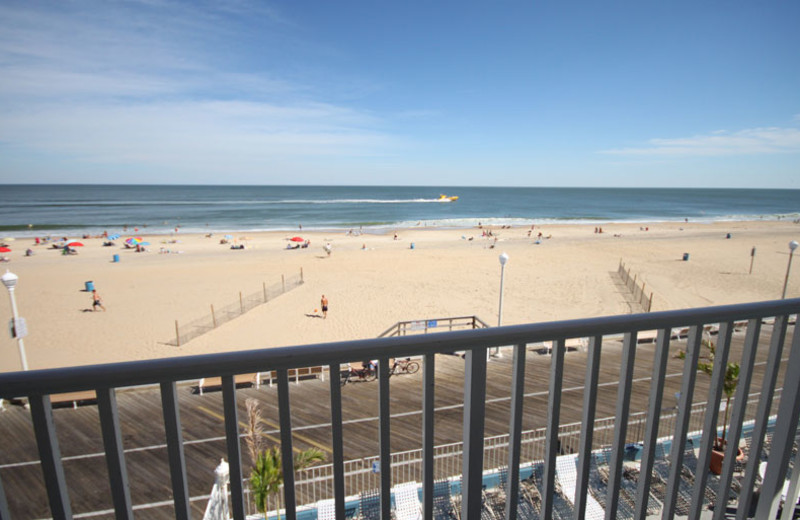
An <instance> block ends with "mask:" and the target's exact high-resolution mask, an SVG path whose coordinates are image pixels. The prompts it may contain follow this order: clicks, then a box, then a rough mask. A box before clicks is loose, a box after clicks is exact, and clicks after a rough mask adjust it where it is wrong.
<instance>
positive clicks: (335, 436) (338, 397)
mask: <svg viewBox="0 0 800 520" xmlns="http://www.w3.org/2000/svg"><path fill="white" fill-rule="evenodd" d="M340 370H341V365H340V364H339V363H338V362H337V363H332V364H331V365H330V367H329V368H328V373H329V374H330V378H329V379H330V388H331V444H332V451H333V498H334V500H335V501H336V518H344V497H345V494H344V493H345V490H344V447H343V436H342V385H341V379H340V378H341V372H340Z"/></svg>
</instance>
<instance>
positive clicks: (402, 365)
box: [389, 358, 419, 377]
mask: <svg viewBox="0 0 800 520" xmlns="http://www.w3.org/2000/svg"><path fill="white" fill-rule="evenodd" d="M417 371H419V363H417V362H416V361H411V358H405V359H395V360H394V363H392V368H391V369H390V370H389V377H392V376H393V375H395V374H416V373H417Z"/></svg>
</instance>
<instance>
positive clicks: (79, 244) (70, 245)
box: [67, 242, 83, 247]
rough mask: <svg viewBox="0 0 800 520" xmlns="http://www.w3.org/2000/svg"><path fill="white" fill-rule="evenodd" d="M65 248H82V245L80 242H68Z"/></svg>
mask: <svg viewBox="0 0 800 520" xmlns="http://www.w3.org/2000/svg"><path fill="white" fill-rule="evenodd" d="M67 247H83V244H82V243H80V242H70V243H69V244H67Z"/></svg>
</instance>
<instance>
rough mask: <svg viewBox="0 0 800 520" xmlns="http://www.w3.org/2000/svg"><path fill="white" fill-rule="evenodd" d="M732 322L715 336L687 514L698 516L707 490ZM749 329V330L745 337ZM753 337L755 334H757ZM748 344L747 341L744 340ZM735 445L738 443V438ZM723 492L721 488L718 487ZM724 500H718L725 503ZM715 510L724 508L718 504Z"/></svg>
mask: <svg viewBox="0 0 800 520" xmlns="http://www.w3.org/2000/svg"><path fill="white" fill-rule="evenodd" d="M732 325H733V324H732V323H723V324H722V326H721V327H720V331H719V335H718V336H717V346H716V349H715V350H714V365H713V367H712V370H711V386H710V387H709V389H708V401H707V403H706V413H705V421H704V422H703V438H702V439H701V441H700V455H699V457H698V458H697V460H698V463H697V471H698V473H699V474H697V475H695V484H694V488H693V489H692V502H691V511H690V512H689V516H690V517H692V518H699V517H700V511H701V509H702V508H703V496H704V494H705V491H706V482H707V480H708V464H709V461H710V460H711V450H712V448H713V447H714V445H715V444H716V440H717V416H718V415H719V402H720V398H721V397H722V391H723V387H724V384H725V374H726V372H727V370H728V354H729V352H730V344H731V335H732V333H733V326H732ZM751 333H752V331H750V330H748V338H749V337H750V336H751ZM756 340H758V337H757V336H756ZM745 343H747V341H746V342H745ZM731 444H735V445H736V446H737V447H738V446H739V439H738V438H737V439H736V442H735V443H731ZM720 491H722V489H720ZM724 503H725V502H720V504H724ZM718 509H725V508H724V507H720V508H718Z"/></svg>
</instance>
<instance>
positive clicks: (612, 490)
mask: <svg viewBox="0 0 800 520" xmlns="http://www.w3.org/2000/svg"><path fill="white" fill-rule="evenodd" d="M636 336H637V334H636V331H632V332H626V333H625V339H624V340H623V343H622V359H621V360H620V362H621V364H620V374H619V376H620V377H619V379H620V381H619V387H618V389H617V408H616V417H618V418H620V420H619V421H617V424H616V427H615V428H614V443H613V445H612V450H611V460H610V461H609V468H608V469H609V474H608V494H607V495H606V519H607V520H613V519H614V518H616V517H617V506H618V505H619V486H620V482H621V478H622V458H623V456H624V455H625V435H626V434H627V433H628V421H627V418H628V412H629V411H630V405H631V388H632V386H633V365H634V362H635V361H636ZM584 424H589V423H584Z"/></svg>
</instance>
